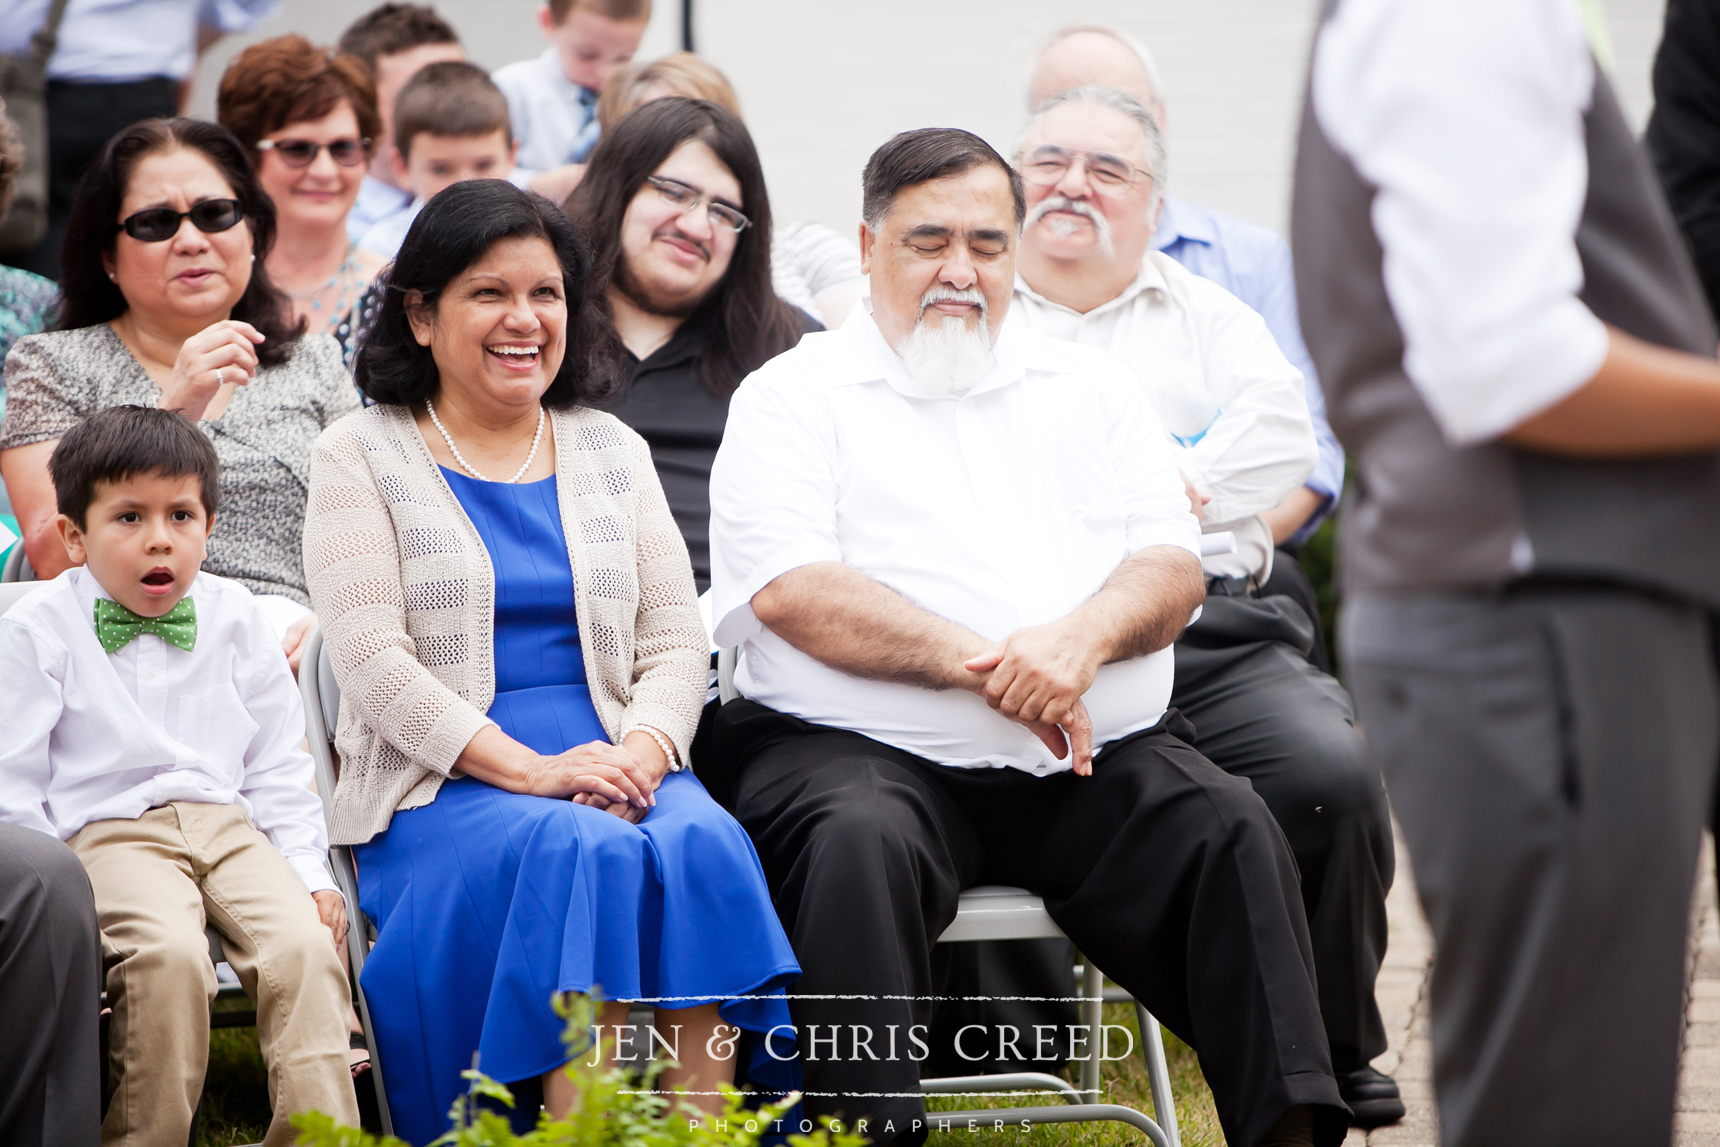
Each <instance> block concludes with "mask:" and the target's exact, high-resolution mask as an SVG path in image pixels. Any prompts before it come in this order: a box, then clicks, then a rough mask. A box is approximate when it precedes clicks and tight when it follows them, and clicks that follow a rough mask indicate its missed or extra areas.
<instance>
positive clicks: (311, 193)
mask: <svg viewBox="0 0 1720 1147" xmlns="http://www.w3.org/2000/svg"><path fill="white" fill-rule="evenodd" d="M215 118H216V119H217V120H218V121H219V122H220V124H221V126H222V127H224V128H226V129H227V130H228V131H230V132H232V133H233V134H234V135H235V136H237V137H238V139H239V142H240V143H242V144H244V145H245V146H246V147H247V148H249V149H250V151H251V161H252V163H254V164H255V165H256V168H257V182H258V183H260V184H261V185H262V187H263V191H264V192H266V193H267V194H268V196H269V198H270V199H272V200H274V203H275V221H276V226H277V231H276V234H275V246H274V248H273V249H272V250H271V251H270V252H269V254H268V269H269V278H270V279H272V280H273V281H274V283H275V285H276V286H278V287H280V288H281V290H283V291H285V292H286V294H287V297H288V298H290V299H291V300H292V304H293V315H294V317H296V318H302V319H304V320H306V322H307V323H308V324H309V327H308V330H309V333H311V334H325V335H333V336H334V338H335V341H336V342H338V343H340V345H341V350H342V352H343V354H344V355H345V357H346V362H347V365H348V366H350V365H351V364H352V358H353V355H355V354H356V353H357V352H358V341H359V340H358V338H357V332H359V331H361V330H363V329H364V327H365V326H366V325H367V323H366V321H365V316H364V308H363V306H362V305H361V300H362V299H364V298H365V291H366V289H367V288H368V287H369V286H370V284H371V281H372V280H373V279H375V278H376V274H377V272H378V271H380V270H382V265H383V259H382V258H381V257H380V256H378V255H376V254H374V253H373V252H369V251H365V250H362V249H361V248H359V247H357V246H356V245H354V244H353V243H351V242H349V241H348V239H347V235H346V217H347V213H348V212H350V211H351V210H352V205H353V202H354V201H355V200H357V198H358V189H359V186H360V185H361V184H362V182H363V180H364V173H365V169H366V165H367V164H368V163H369V162H370V145H371V141H372V140H374V139H376V138H378V137H379V136H380V135H381V134H382V123H381V120H380V119H379V118H378V117H377V109H376V86H375V83H374V82H373V81H372V79H371V76H370V69H369V68H367V67H366V66H365V65H364V62H363V61H361V60H360V59H359V58H358V57H357V56H351V55H345V54H342V53H338V52H335V51H332V50H330V49H325V48H318V47H315V46H313V45H312V44H311V42H310V41H309V40H307V39H305V38H304V37H303V36H277V37H275V38H274V39H272V40H264V41H262V42H261V43H258V44H253V45H251V46H250V47H249V48H246V49H245V50H244V51H243V52H241V53H239V55H238V56H237V57H235V58H234V60H233V62H232V63H231V64H230V65H228V67H227V71H226V72H225V73H224V74H223V75H222V76H221V88H220V92H219V94H218V95H217V97H216V102H215Z"/></svg>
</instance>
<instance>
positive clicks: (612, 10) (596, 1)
mask: <svg viewBox="0 0 1720 1147" xmlns="http://www.w3.org/2000/svg"><path fill="white" fill-rule="evenodd" d="M575 8H590V9H591V10H592V11H593V12H596V13H597V14H598V15H599V16H603V17H605V18H606V19H610V20H620V21H623V22H631V21H634V20H638V21H641V22H643V21H646V20H649V19H650V18H651V0H549V18H550V19H551V20H554V21H555V22H556V23H557V24H560V23H561V22H562V21H563V20H566V19H567V14H568V13H569V12H571V11H573V10H574V9H575Z"/></svg>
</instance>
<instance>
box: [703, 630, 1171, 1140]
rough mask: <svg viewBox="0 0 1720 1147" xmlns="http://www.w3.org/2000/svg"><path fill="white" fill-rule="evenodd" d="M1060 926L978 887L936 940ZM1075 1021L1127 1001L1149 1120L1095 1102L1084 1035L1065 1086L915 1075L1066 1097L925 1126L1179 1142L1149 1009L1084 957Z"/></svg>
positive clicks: (1092, 1026) (1030, 902)
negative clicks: (1032, 1128) (1073, 1081)
mask: <svg viewBox="0 0 1720 1147" xmlns="http://www.w3.org/2000/svg"><path fill="white" fill-rule="evenodd" d="M739 655H740V651H739V650H738V649H735V648H726V649H722V650H720V651H719V652H718V653H717V695H718V699H719V700H720V701H721V702H722V703H723V704H727V703H728V702H730V701H732V700H734V699H735V698H736V697H738V696H740V694H739V692H738V691H737V690H736V689H735V684H734V677H735V664H736V662H737V660H738V659H739ZM1062 936H1063V930H1062V929H1061V928H1059V927H1058V926H1057V923H1056V921H1054V920H1052V919H1051V914H1050V913H1049V912H1047V911H1046V910H1045V904H1044V902H1043V901H1041V900H1040V898H1039V897H1037V896H1034V895H1033V894H1032V893H1030V892H1028V891H1027V890H1025V889H1022V888H1005V887H1002V886H1000V885H982V886H980V887H977V888H970V889H968V890H967V891H965V892H963V893H962V894H961V898H960V900H959V901H958V902H957V907H956V918H955V919H954V920H952V921H951V922H950V926H949V927H948V928H946V929H944V932H943V935H941V936H939V937H938V939H937V942H938V943H940V944H955V943H962V942H967V941H974V940H1036V939H1042V938H1047V937H1049V938H1058V937H1062ZM1081 997H1082V1003H1081V1022H1082V1024H1083V1025H1084V1026H1085V1027H1086V1029H1087V1031H1088V1032H1089V1033H1094V1032H1098V1031H1099V1030H1100V1019H1101V1015H1102V1009H1103V1007H1104V1004H1105V1002H1106V1001H1111V1002H1127V1001H1133V1002H1134V1004H1135V1017H1136V1018H1137V1019H1138V1020H1139V1021H1140V1025H1141V1055H1142V1057H1143V1058H1144V1059H1145V1060H1146V1064H1147V1083H1148V1086H1149V1088H1150V1089H1151V1091H1152V1096H1153V1114H1154V1115H1156V1116H1157V1117H1158V1118H1157V1119H1156V1120H1154V1119H1149V1118H1148V1117H1147V1116H1146V1115H1145V1114H1143V1113H1142V1112H1139V1111H1136V1110H1135V1109H1134V1108H1132V1107H1126V1106H1124V1105H1122V1104H1120V1103H1100V1102H1098V1099H1099V1063H1100V1060H1099V1056H1100V1046H1099V1044H1098V1042H1097V1041H1096V1040H1093V1039H1089V1040H1088V1041H1087V1045H1088V1052H1087V1057H1086V1059H1084V1060H1082V1061H1081V1086H1080V1088H1079V1089H1077V1088H1072V1087H1070V1086H1069V1084H1068V1083H1066V1082H1065V1081H1063V1080H1061V1079H1059V1078H1057V1077H1056V1076H1055V1075H1048V1074H1046V1073H1044V1072H1013V1073H1009V1074H1005V1075H966V1076H950V1077H946V1078H943V1079H922V1080H921V1081H920V1090H921V1091H922V1092H924V1093H925V1094H927V1095H952V1094H963V1093H972V1092H1013V1093H1017V1094H1020V1093H1022V1092H1041V1091H1043V1092H1051V1093H1054V1094H1056V1095H1060V1096H1062V1097H1063V1099H1064V1100H1065V1101H1066V1102H1065V1103H1064V1104H1063V1105H1062V1106H1046V1107H1000V1108H994V1109H988V1110H983V1111H981V1110H975V1111H939V1112H930V1113H928V1114H927V1116H926V1120H927V1123H928V1125H929V1126H930V1127H931V1129H932V1130H933V1131H969V1130H974V1131H983V1130H992V1129H995V1130H998V1131H1001V1130H1003V1129H1005V1128H1007V1127H1018V1126H1020V1125H1021V1124H1022V1123H1023V1122H1026V1123H1030V1124H1040V1123H1102V1122H1115V1123H1127V1124H1128V1125H1130V1126H1131V1127H1134V1128H1136V1129H1137V1130H1139V1131H1141V1132H1142V1133H1143V1134H1145V1135H1146V1137H1147V1138H1148V1139H1150V1140H1151V1141H1152V1142H1153V1143H1154V1144H1156V1145H1157V1147H1181V1144H1182V1140H1181V1137H1180V1136H1179V1135H1178V1133H1177V1112H1176V1101H1175V1098H1174V1097H1173V1096H1172V1094H1171V1075H1170V1066H1169V1064H1167V1063H1166V1061H1165V1044H1164V1039H1163V1037H1162V1036H1161V1035H1160V1032H1159V1022H1158V1021H1157V1020H1156V1019H1154V1018H1153V1016H1152V1013H1150V1012H1148V1011H1147V1009H1146V1008H1144V1007H1142V1006H1141V1004H1140V1002H1139V1001H1138V1000H1133V997H1132V996H1130V995H1129V994H1128V993H1127V992H1126V991H1123V990H1122V989H1117V988H1113V989H1106V988H1105V979H1104V976H1103V975H1102V974H1101V973H1100V971H1099V969H1098V968H1097V967H1095V966H1094V964H1093V962H1092V961H1091V960H1087V961H1086V962H1085V964H1084V965H1083V966H1082V969H1081Z"/></svg>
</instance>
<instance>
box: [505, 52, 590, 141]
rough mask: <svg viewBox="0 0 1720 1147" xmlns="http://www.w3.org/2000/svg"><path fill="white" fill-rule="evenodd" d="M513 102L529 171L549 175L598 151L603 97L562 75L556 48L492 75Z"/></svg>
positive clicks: (512, 115)
mask: <svg viewBox="0 0 1720 1147" xmlns="http://www.w3.org/2000/svg"><path fill="white" fill-rule="evenodd" d="M490 79H492V80H494V81H495V83H496V86H497V87H498V88H500V89H502V95H504V96H506V97H507V100H508V118H510V119H511V120H513V126H514V139H516V140H518V141H519V145H520V153H519V157H518V158H517V159H516V160H515V162H517V163H518V164H519V165H520V166H521V167H522V168H524V169H525V170H527V171H549V170H550V169H552V168H556V167H560V166H561V165H562V164H564V163H583V162H584V161H585V158H586V157H587V156H588V155H590V154H591V149H592V148H593V147H595V146H596V145H597V134H598V130H599V129H598V123H597V93H596V92H594V91H591V90H590V89H589V88H582V87H580V86H579V85H578V84H576V83H574V82H573V81H572V80H570V79H568V78H567V76H566V75H564V74H563V73H562V70H561V60H560V59H559V58H557V56H556V51H555V49H554V48H553V47H551V48H546V49H545V50H544V53H543V55H541V56H538V57H536V58H534V59H530V60H519V61H516V62H515V63H512V64H509V65H507V66H506V67H503V68H497V69H496V70H495V71H494V72H492V73H490Z"/></svg>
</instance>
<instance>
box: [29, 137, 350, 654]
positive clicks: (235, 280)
mask: <svg viewBox="0 0 1720 1147" xmlns="http://www.w3.org/2000/svg"><path fill="white" fill-rule="evenodd" d="M274 237H275V208H274V204H272V203H271V202H270V201H269V197H268V196H267V195H265V194H264V193H263V191H262V189H261V188H260V187H259V186H258V185H257V179H256V176H255V174H254V173H253V172H252V170H251V163H250V160H249V159H248V158H247V157H246V155H245V150H244V148H243V147H241V146H240V144H239V141H238V140H236V139H234V138H233V136H232V135H231V134H230V133H229V132H228V131H227V129H225V128H223V127H219V126H217V125H215V124H212V123H206V122H203V121H200V120H192V119H152V120H143V121H142V122H140V123H136V124H133V125H132V126H131V127H129V128H127V129H125V130H124V131H122V132H120V133H119V134H118V135H116V136H115V137H114V138H113V139H111V140H109V141H108V144H107V146H106V147H105V148H104V149H103V150H102V154H101V157H100V158H99V159H98V160H97V161H96V163H95V165H94V166H92V167H91V168H90V169H89V171H88V172H86V173H85V174H84V177H83V181H82V182H81V183H80V184H79V185H78V194H77V198H76V200H74V202H73V204H72V213H71V223H70V227H69V228H68V230H67V232H66V244H65V248H64V251H63V253H62V274H61V279H60V286H61V291H62V295H63V299H64V302H63V304H62V307H61V311H60V316H59V321H58V323H57V329H56V330H53V331H50V332H48V333H46V334H39V335H32V336H30V337H28V338H24V339H20V340H19V341H18V343H17V345H15V346H14V347H13V348H12V353H11V354H10V355H9V356H8V357H7V359H6V395H7V401H6V414H5V418H4V420H3V421H0V476H3V477H4V479H5V483H6V491H7V493H8V494H9V495H10V497H11V500H12V506H13V509H14V512H15V513H16V514H17V515H18V522H19V525H20V526H21V527H22V533H23V535H24V548H25V553H26V555H27V556H28V557H29V559H30V564H31V565H32V566H33V567H35V570H36V574H37V576H38V577H42V578H50V577H53V576H55V575H56V574H58V573H60V572H61V571H62V570H64V569H66V568H67V567H68V566H69V565H71V560H70V558H68V557H67V555H66V551H65V548H64V547H63V546H62V545H61V544H60V541H59V538H58V536H57V534H56V532H55V530H54V516H55V498H54V487H53V483H52V482H51V481H50V480H49V478H48V455H50V454H51V453H53V450H54V446H55V445H56V444H57V443H58V441H59V439H60V436H61V435H63V434H65V432H66V431H68V430H70V429H71V428H72V427H73V426H76V425H77V424H78V422H79V421H80V420H81V419H83V418H85V417H86V416H88V415H90V414H93V413H94V412H96V411H97V410H101V409H104V408H106V407H109V406H119V405H122V404H125V403H135V404H137V405H139V406H159V407H162V408H165V409H169V410H179V411H181V412H182V413H184V414H185V416H186V417H187V418H191V419H193V420H195V421H197V422H198V424H199V425H200V426H201V427H202V429H203V431H204V433H206V434H208V435H209V437H210V439H211V440H212V441H213V442H214V444H215V453H216V454H217V456H219V457H220V459H221V515H220V517H219V518H218V519H217V520H216V522H215V529H214V533H213V534H212V535H211V536H210V539H209V555H208V558H207V560H205V561H204V563H203V568H204V569H206V570H208V571H209V572H210V573H214V574H219V575H221V576H222V577H229V578H232V579H234V580H235V581H239V582H241V583H243V584H244V585H245V586H247V587H248V588H249V589H250V590H251V591H252V592H253V593H256V594H259V595H266V596H265V597H264V598H263V602H264V605H265V608H267V609H268V610H269V612H270V615H271V617H272V618H273V619H274V620H275V622H276V628H277V630H278V631H279V632H280V634H281V636H282V644H283V646H284V648H285V649H286V650H287V655H288V658H289V660H291V661H293V663H294V666H295V668H296V667H297V656H298V648H299V645H300V643H301V642H302V641H303V639H304V635H305V633H307V632H308V631H309V629H310V626H311V623H312V618H311V614H310V597H309V595H308V594H307V593H306V590H305V573H304V558H303V551H302V545H301V537H302V534H303V529H304V517H305V490H306V487H307V486H308V485H309V483H310V464H311V446H312V444H313V443H314V442H315V441H316V439H317V436H318V435H319V434H321V433H322V430H323V428H324V427H325V426H328V425H329V424H330V423H332V422H334V421H335V420H336V419H338V418H340V417H341V416H342V415H345V414H348V413H350V412H351V411H353V410H356V409H358V405H359V403H358V395H357V393H356V392H355V391H354V390H353V386H352V380H351V379H350V377H348V375H347V373H346V370H345V368H344V367H343V366H342V365H341V357H340V347H339V346H338V345H337V344H336V343H335V341H334V339H332V338H329V337H328V336H326V335H305V334H304V333H303V332H304V323H303V321H302V320H295V319H294V318H293V316H292V308H291V307H290V305H289V304H288V301H287V298H286V296H285V295H283V294H282V293H281V292H280V291H279V290H278V289H277V288H276V287H275V286H274V285H273V284H272V283H271V282H270V281H269V275H268V270H267V258H268V254H269V249H270V245H271V244H272V242H273V241H274Z"/></svg>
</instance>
